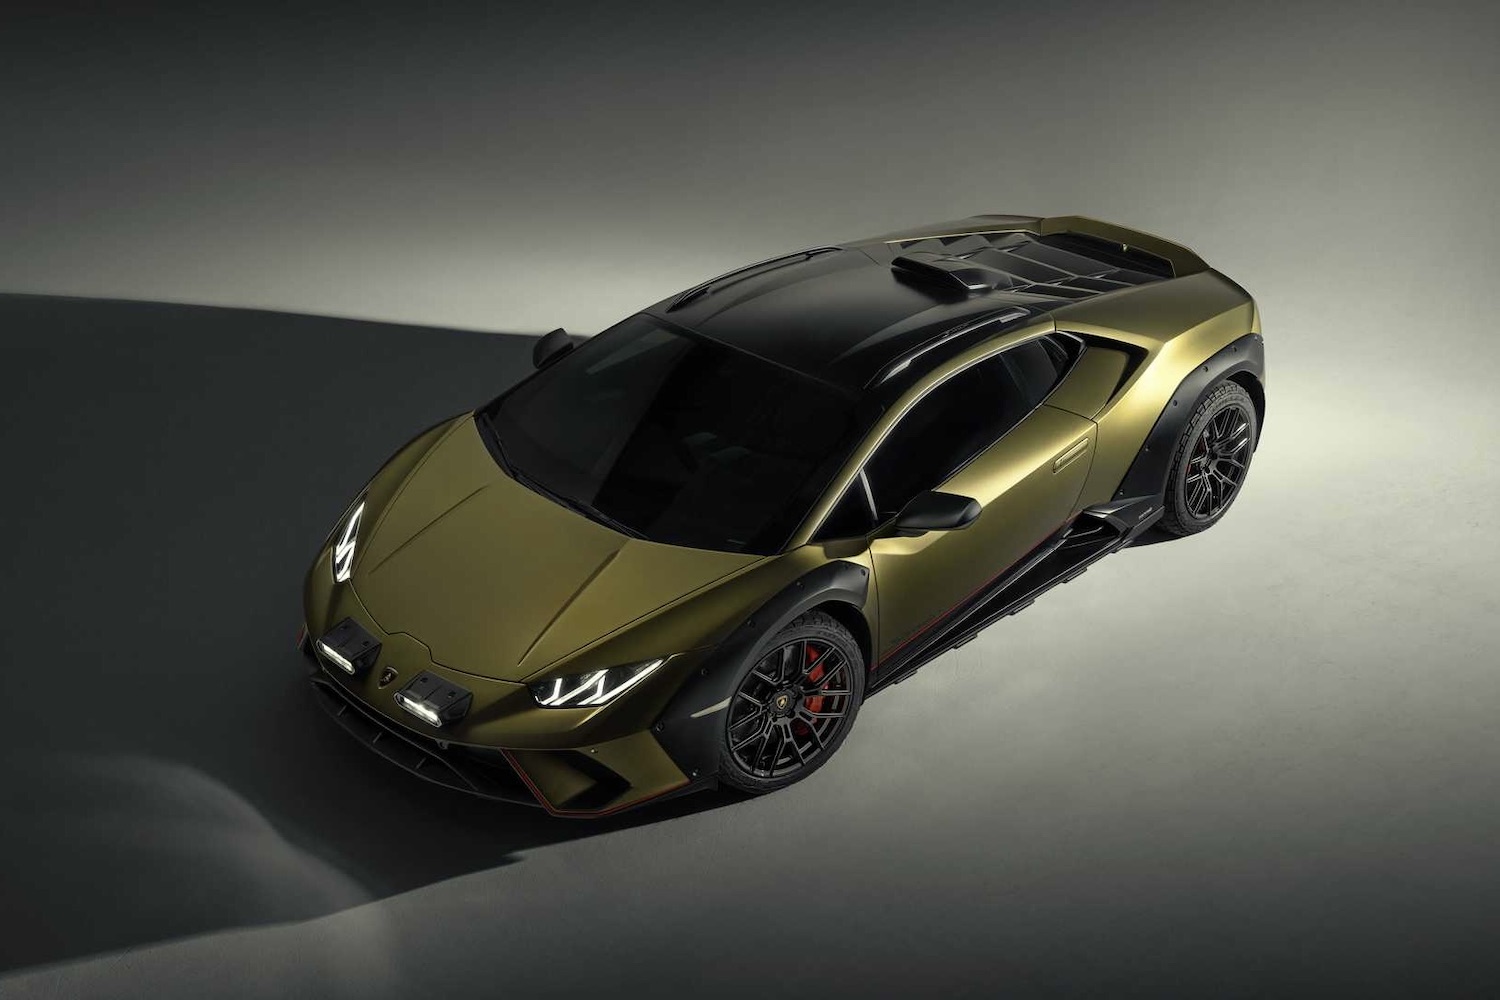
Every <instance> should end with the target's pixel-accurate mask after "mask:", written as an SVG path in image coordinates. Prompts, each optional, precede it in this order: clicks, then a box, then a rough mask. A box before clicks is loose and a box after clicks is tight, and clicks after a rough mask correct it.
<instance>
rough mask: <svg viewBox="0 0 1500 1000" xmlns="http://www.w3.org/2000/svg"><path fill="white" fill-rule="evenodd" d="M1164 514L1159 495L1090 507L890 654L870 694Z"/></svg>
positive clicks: (1076, 572) (1080, 569) (954, 646)
mask: <svg viewBox="0 0 1500 1000" xmlns="http://www.w3.org/2000/svg"><path fill="white" fill-rule="evenodd" d="M1161 514H1162V507H1161V499H1160V497H1156V496H1146V497H1131V498H1128V499H1122V500H1114V501H1111V502H1110V503H1108V504H1102V505H1100V506H1097V507H1090V508H1089V509H1088V510H1086V511H1084V512H1083V513H1082V514H1080V515H1078V517H1076V518H1075V519H1074V520H1072V521H1071V522H1069V524H1068V525H1067V526H1066V527H1064V528H1062V529H1061V530H1059V531H1057V532H1056V533H1055V534H1053V535H1052V536H1051V537H1049V538H1048V539H1046V540H1045V541H1044V542H1042V544H1040V545H1038V546H1037V547H1036V548H1035V549H1033V550H1032V551H1031V552H1030V553H1029V554H1028V555H1027V556H1026V557H1025V558H1024V559H1022V560H1021V561H1020V562H1018V563H1016V564H1015V565H1014V566H1012V567H1010V568H1009V569H1007V570H1006V571H1005V572H1003V573H1001V574H1000V575H999V576H997V577H996V578H995V579H993V580H991V581H990V582H989V583H988V584H986V585H985V586H984V587H983V588H981V589H980V590H979V592H978V593H976V594H974V595H973V596H972V597H970V598H968V599H967V600H965V601H963V602H962V603H960V604H959V605H958V606H956V607H954V608H952V609H950V610H949V611H948V612H947V613H945V614H944V615H943V617H941V618H939V619H938V620H937V621H936V622H934V623H933V624H932V625H930V626H928V628H927V630H926V631H925V632H923V633H922V634H920V635H919V636H918V637H917V638H916V639H914V640H912V641H911V642H909V643H908V644H907V645H905V646H903V647H901V648H899V649H897V650H896V651H895V652H894V653H891V654H888V655H887V657H886V659H884V660H882V661H881V663H880V664H879V667H878V669H877V670H876V672H875V674H874V676H873V678H872V679H871V681H872V684H871V689H870V693H871V694H873V693H874V692H875V691H878V690H880V689H881V688H884V687H888V686H889V685H892V684H899V683H901V682H902V681H904V680H906V679H907V678H908V677H910V676H911V675H912V674H914V673H916V672H917V670H918V669H920V668H921V667H922V666H923V665H924V664H926V663H929V662H930V661H932V660H934V659H936V658H937V657H939V656H941V655H942V654H944V653H946V652H947V651H948V650H950V649H957V648H958V647H959V646H962V645H963V644H964V643H966V642H968V641H969V640H970V639H973V638H974V637H975V636H976V635H978V634H979V633H980V632H982V631H983V630H984V629H985V628H987V627H989V626H990V625H993V624H994V623H995V622H997V621H999V620H1000V619H1001V618H1005V617H1007V616H1009V615H1013V614H1015V613H1016V612H1017V611H1021V610H1023V609H1024V608H1027V607H1029V606H1030V605H1031V602H1032V601H1035V600H1036V599H1037V598H1038V597H1040V596H1041V595H1042V594H1044V593H1046V592H1047V591H1048V590H1050V589H1052V588H1053V587H1055V586H1057V585H1058V584H1062V583H1067V582H1068V581H1069V580H1072V579H1074V578H1075V577H1077V576H1079V575H1080V574H1081V573H1083V571H1084V570H1086V569H1088V568H1089V566H1090V565H1091V564H1092V563H1094V562H1095V561H1097V560H1099V559H1102V558H1104V557H1105V556H1107V555H1109V554H1110V553H1111V552H1115V551H1117V550H1119V549H1121V548H1124V547H1125V546H1126V545H1127V544H1129V543H1130V541H1131V540H1132V539H1134V538H1135V537H1136V536H1137V535H1139V534H1140V533H1141V532H1143V531H1145V530H1146V529H1147V528H1149V527H1150V526H1151V525H1153V524H1155V523H1156V522H1157V520H1158V519H1159V518H1160V517H1161Z"/></svg>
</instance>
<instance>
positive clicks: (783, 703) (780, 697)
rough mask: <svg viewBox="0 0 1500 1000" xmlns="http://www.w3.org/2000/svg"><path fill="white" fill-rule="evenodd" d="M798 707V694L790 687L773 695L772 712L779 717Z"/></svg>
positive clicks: (790, 712)
mask: <svg viewBox="0 0 1500 1000" xmlns="http://www.w3.org/2000/svg"><path fill="white" fill-rule="evenodd" d="M796 707H797V696H796V694H795V693H793V692H792V691H791V690H789V689H783V690H780V691H777V692H776V693H775V694H773V695H772V696H771V714H772V715H775V716H777V717H781V716H787V715H791V714H792V709H794V708H796Z"/></svg>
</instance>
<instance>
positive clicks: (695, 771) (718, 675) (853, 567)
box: [652, 560, 870, 781]
mask: <svg viewBox="0 0 1500 1000" xmlns="http://www.w3.org/2000/svg"><path fill="white" fill-rule="evenodd" d="M869 588H870V571H869V569H868V568H866V567H864V566H861V565H860V564H859V563H855V562H847V561H845V560H837V561H835V562H830V563H825V564H824V565H822V566H819V567H818V568H817V569H814V570H812V571H811V572H809V573H806V574H804V575H803V576H801V577H798V578H797V579H796V580H794V581H792V582H791V583H789V584H787V585H786V586H785V587H783V588H782V589H781V590H780V591H778V592H777V593H776V594H775V595H774V596H773V597H771V599H770V600H768V601H766V602H765V603H764V604H762V605H761V606H760V608H759V609H757V610H756V612H755V613H754V614H752V615H750V616H749V617H748V618H746V619H745V620H744V621H743V622H741V623H740V624H739V625H738V626H737V627H736V628H735V629H734V631H733V632H731V633H730V634H729V635H728V636H727V637H726V638H725V639H724V640H723V641H722V642H720V643H719V645H717V646H716V647H714V649H713V650H711V651H710V652H709V653H708V655H706V656H705V657H704V659H703V662H702V663H701V664H700V666H699V668H698V670H697V671H696V672H695V673H694V674H693V676H692V677H690V678H688V680H687V681H685V682H684V683H683V685H682V687H680V688H679V689H678V690H677V693H676V694H675V695H673V697H672V700H671V701H670V702H668V703H667V707H666V708H665V709H664V710H663V711H662V713H661V715H660V716H658V717H657V720H656V723H655V725H654V726H653V727H652V729H653V732H654V733H655V735H656V739H657V742H659V743H660V744H661V746H662V749H664V750H665V751H666V752H667V754H668V755H669V756H670V757H671V758H672V760H673V762H675V763H676V764H677V766H678V767H680V768H681V769H682V771H683V773H684V774H686V775H687V776H688V777H689V779H692V780H700V781H701V780H704V779H707V778H708V777H709V776H711V775H713V774H714V773H716V772H717V770H718V766H719V739H718V737H719V724H720V721H721V718H720V717H721V714H722V713H723V712H724V711H725V710H726V709H727V708H728V706H729V699H730V698H732V697H733V696H734V684H735V681H736V680H737V679H738V677H739V667H740V666H741V665H742V664H744V663H746V662H753V661H754V660H755V659H756V658H758V657H759V656H760V655H761V653H762V652H764V651H765V649H766V648H767V647H768V646H769V645H770V642H771V640H772V639H773V638H775V636H776V635H777V633H779V632H780V631H781V630H782V629H784V628H786V626H787V625H789V624H790V623H791V622H792V620H793V619H795V618H796V617H797V616H798V615H800V614H802V613H804V612H806V611H809V610H811V609H812V608H815V607H817V606H818V605H820V604H824V603H827V602H828V601H842V602H844V603H846V604H851V605H853V606H854V607H856V608H863V607H864V605H865V601H866V599H867V598H868V596H869Z"/></svg>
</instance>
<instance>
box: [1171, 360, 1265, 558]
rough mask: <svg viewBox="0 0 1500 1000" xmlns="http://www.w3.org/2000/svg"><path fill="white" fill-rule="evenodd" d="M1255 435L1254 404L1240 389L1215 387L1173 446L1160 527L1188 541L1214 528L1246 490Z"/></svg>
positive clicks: (1228, 385) (1234, 385) (1223, 384)
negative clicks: (1186, 537) (1192, 535)
mask: <svg viewBox="0 0 1500 1000" xmlns="http://www.w3.org/2000/svg"><path fill="white" fill-rule="evenodd" d="M1258 432H1259V427H1258V425H1257V423H1256V418H1255V404H1254V402H1252V401H1251V399H1250V394H1249V393H1248V392H1246V391H1245V389H1244V387H1243V386H1241V385H1239V384H1238V383H1235V382H1220V383H1219V384H1218V385H1216V386H1214V387H1213V389H1212V390H1210V391H1209V393H1208V395H1207V396H1205V397H1204V398H1203V402H1202V403H1200V404H1198V409H1197V410H1195V411H1194V412H1193V417H1192V419H1191V420H1189V421H1188V425H1187V429H1186V430H1184V431H1183V432H1182V437H1181V438H1179V439H1178V441H1177V450H1176V452H1175V453H1174V454H1173V457H1172V472H1171V474H1170V475H1169V476H1168V477H1167V497H1166V504H1165V512H1164V513H1163V514H1162V518H1161V521H1160V524H1161V526H1162V527H1163V528H1165V529H1166V530H1167V531H1169V532H1171V533H1172V534H1174V535H1191V534H1194V533H1196V532H1199V531H1202V530H1204V529H1205V528H1210V527H1212V526H1213V525H1214V524H1216V523H1218V520H1219V518H1221V517H1223V516H1224V514H1225V512H1226V511H1228V510H1229V505H1230V504H1232V503H1234V500H1235V497H1237V496H1239V493H1240V487H1241V486H1243V485H1244V482H1245V475H1246V474H1247V473H1248V472H1249V471H1250V456H1251V455H1253V454H1254V453H1255V441H1256V438H1257V435H1258Z"/></svg>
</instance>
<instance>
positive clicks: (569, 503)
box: [507, 463, 646, 538]
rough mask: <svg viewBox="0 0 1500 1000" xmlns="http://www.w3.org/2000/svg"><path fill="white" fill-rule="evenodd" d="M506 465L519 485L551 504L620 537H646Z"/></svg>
mask: <svg viewBox="0 0 1500 1000" xmlns="http://www.w3.org/2000/svg"><path fill="white" fill-rule="evenodd" d="M507 465H509V470H508V471H509V472H510V475H511V478H512V479H514V480H515V481H516V482H518V483H520V484H521V485H522V486H525V487H526V488H527V489H529V490H531V491H532V492H533V493H539V494H541V495H542V496H544V497H546V498H547V499H548V500H551V501H552V502H553V503H555V504H558V505H559V506H562V507H566V508H568V509H569V510H571V511H574V512H575V513H578V514H582V515H583V516H584V517H586V518H588V519H589V520H591V521H597V522H599V523H600V524H602V525H604V526H605V527H606V528H612V529H613V530H615V531H618V532H619V533H620V534H622V535H629V536H630V537H631V538H645V537H646V536H645V535H643V534H641V533H640V532H639V531H636V530H635V529H634V528H632V527H630V525H628V524H622V523H620V522H619V521H616V520H615V519H614V518H612V517H610V516H609V515H608V514H606V513H604V512H603V511H601V510H595V509H594V508H593V507H590V506H589V505H588V504H586V503H584V502H583V501H581V500H574V499H573V498H572V497H565V496H563V495H562V494H561V493H558V492H556V491H554V490H549V489H548V488H547V487H545V486H543V485H542V484H541V483H539V482H537V481H536V480H535V479H533V478H531V477H530V476H528V475H527V474H526V473H524V472H522V471H521V470H520V469H518V468H516V467H515V466H514V465H511V464H510V463H507Z"/></svg>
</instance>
